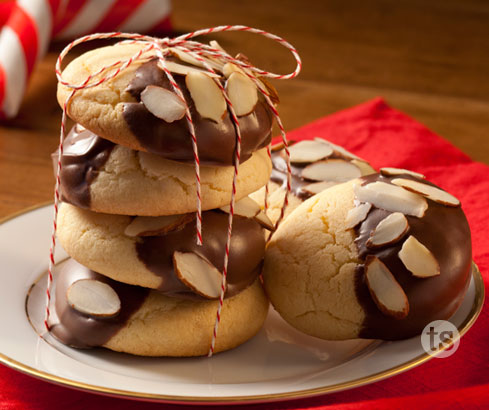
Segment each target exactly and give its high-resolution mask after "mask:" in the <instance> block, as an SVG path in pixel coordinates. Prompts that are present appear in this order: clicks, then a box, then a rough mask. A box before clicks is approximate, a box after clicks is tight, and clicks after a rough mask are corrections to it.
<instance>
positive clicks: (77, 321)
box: [51, 259, 149, 348]
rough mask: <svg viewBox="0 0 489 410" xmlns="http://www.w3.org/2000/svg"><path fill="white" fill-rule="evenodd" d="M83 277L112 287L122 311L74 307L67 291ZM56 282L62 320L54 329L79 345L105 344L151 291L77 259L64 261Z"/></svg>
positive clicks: (61, 337)
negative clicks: (102, 314)
mask: <svg viewBox="0 0 489 410" xmlns="http://www.w3.org/2000/svg"><path fill="white" fill-rule="evenodd" d="M82 279H95V280H98V281H100V282H103V283H106V284H108V285H109V286H110V287H112V289H114V291H115V292H116V293H117V295H118V296H119V299H120V301H121V310H120V312H119V313H118V314H117V315H116V316H114V317H110V318H95V317H92V316H88V315H85V314H83V313H80V312H78V311H77V310H75V309H73V308H72V307H71V306H70V305H69V303H68V300H67V297H66V294H67V291H68V288H69V287H70V286H71V285H72V284H73V283H75V282H76V281H78V280H82ZM55 286H56V299H55V309H56V314H57V317H58V320H59V322H58V323H52V324H51V326H52V328H51V332H52V334H53V335H54V336H55V337H56V338H57V339H58V340H60V341H61V342H62V343H64V344H67V345H70V346H73V347H78V348H88V347H93V346H102V345H103V344H105V343H106V342H107V341H108V340H110V338H111V337H112V336H114V335H115V334H116V333H117V332H118V331H119V330H120V329H121V328H122V327H124V325H125V324H126V323H127V321H128V319H129V318H130V316H131V315H132V314H133V313H134V312H135V311H136V310H138V309H139V307H140V306H141V305H142V304H143V302H144V300H145V299H146V297H147V296H148V294H149V289H145V288H141V287H138V286H131V285H126V284H124V283H121V282H116V281H114V280H112V279H109V278H107V277H105V276H102V275H100V274H98V273H96V272H94V271H92V270H90V269H88V268H86V267H85V266H83V265H81V264H79V263H78V262H76V261H75V260H74V259H69V260H68V261H66V262H64V263H63V265H62V267H61V268H60V271H59V273H58V274H57V275H56V278H55Z"/></svg>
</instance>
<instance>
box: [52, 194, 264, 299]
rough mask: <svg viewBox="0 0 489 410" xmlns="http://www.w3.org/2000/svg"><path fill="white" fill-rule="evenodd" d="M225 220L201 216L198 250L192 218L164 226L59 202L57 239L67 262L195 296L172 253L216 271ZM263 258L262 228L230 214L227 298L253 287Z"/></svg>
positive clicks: (156, 221) (156, 220) (214, 213)
mask: <svg viewBox="0 0 489 410" xmlns="http://www.w3.org/2000/svg"><path fill="white" fill-rule="evenodd" d="M180 217H181V219H178V218H180ZM228 217H229V215H228V214H227V213H225V212H223V211H218V210H214V211H207V212H204V213H203V214H202V234H203V246H199V245H197V243H196V237H195V229H196V228H195V215H194V214H190V215H185V216H179V217H176V222H175V221H173V222H171V223H172V226H169V225H164V224H165V221H167V218H144V217H143V218H140V217H137V218H133V217H129V216H122V215H110V214H101V213H96V212H91V211H88V210H84V209H81V208H78V207H75V206H73V205H70V204H66V203H63V204H61V206H60V209H59V214H58V238H59V242H60V243H61V245H62V246H63V248H64V249H65V250H66V252H68V254H69V255H70V256H71V257H72V258H74V259H76V260H77V261H78V262H80V263H81V264H83V265H85V266H87V267H88V268H90V269H92V270H94V271H96V272H99V273H101V274H103V275H105V276H108V277H110V278H112V279H114V280H116V281H119V282H124V283H128V284H131V285H138V286H144V287H148V288H153V289H158V290H160V291H161V292H164V293H166V294H170V295H182V294H189V293H191V294H195V292H193V291H192V289H189V287H188V286H187V285H186V284H185V283H184V282H182V279H181V278H179V277H178V276H177V275H176V272H175V265H174V259H173V258H174V253H175V252H177V251H178V252H190V253H195V254H198V255H200V256H202V257H204V258H205V259H206V260H207V261H209V262H210V263H211V264H212V265H213V266H214V267H216V268H217V270H218V271H219V272H221V271H222V268H223V261H224V249H225V245H226V233H227V228H228ZM169 218H170V217H169ZM162 220H163V223H162ZM138 221H139V222H138ZM141 221H142V222H143V225H141ZM138 225H139V226H140V227H141V226H143V227H142V228H138ZM134 227H136V228H135V229H134ZM143 235H144V236H143ZM264 253H265V239H264V234H263V229H262V227H261V225H260V224H259V223H258V222H256V221H255V220H254V219H252V218H245V217H242V216H238V215H235V216H234V221H233V236H232V240H231V247H230V255H229V265H228V276H227V281H228V288H227V292H226V296H227V297H229V296H232V295H234V294H237V293H239V292H240V291H242V290H243V289H245V288H246V287H247V286H249V285H250V284H251V283H253V281H254V280H255V279H256V278H257V277H258V275H259V273H260V269H261V266H262V260H263V256H264ZM218 296H219V293H218V295H217V297H218Z"/></svg>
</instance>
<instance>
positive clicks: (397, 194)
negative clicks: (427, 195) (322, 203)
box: [353, 181, 428, 218]
mask: <svg viewBox="0 0 489 410" xmlns="http://www.w3.org/2000/svg"><path fill="white" fill-rule="evenodd" d="M353 190H354V192H355V197H356V198H357V199H358V200H359V201H361V202H370V203H371V204H372V205H374V206H376V207H377V208H381V209H385V210H387V211H391V212H402V213H403V214H405V215H412V216H417V217H418V218H421V217H423V215H424V213H425V211H426V209H427V208H428V203H427V202H426V200H425V199H424V198H423V197H422V196H420V195H417V194H413V193H412V192H409V191H407V190H405V189H404V188H401V187H398V186H395V185H391V184H387V183H385V182H379V181H377V182H372V183H370V184H367V185H359V184H356V185H354V186H353Z"/></svg>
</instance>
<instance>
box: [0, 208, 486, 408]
mask: <svg viewBox="0 0 489 410" xmlns="http://www.w3.org/2000/svg"><path fill="white" fill-rule="evenodd" d="M47 205H49V203H42V204H39V205H34V206H31V207H29V208H26V209H24V210H21V211H19V212H16V213H14V214H12V215H9V216H7V217H5V218H2V219H0V225H2V224H4V223H5V222H7V221H10V220H12V219H14V218H16V217H18V216H21V215H24V214H26V213H29V212H32V211H34V210H37V209H39V208H42V207H45V206H47ZM472 277H473V279H474V287H475V295H474V303H473V305H472V308H471V310H470V312H469V314H468V315H467V317H466V318H465V320H464V321H463V322H462V323H461V324H460V326H459V327H458V331H459V334H460V337H462V336H463V335H464V334H465V333H467V331H468V330H469V329H470V328H471V327H472V325H473V324H474V323H475V321H476V320H477V317H478V316H479V314H480V312H481V310H482V306H483V304H484V281H483V279H482V275H481V273H480V271H479V268H478V267H477V265H476V264H475V263H474V262H472ZM454 342H455V340H454V341H452V343H450V344H449V345H446V346H443V348H442V349H441V350H440V351H443V350H445V349H448V348H450V347H451V346H452V344H453V343H454ZM431 358H432V356H431V355H429V354H428V353H424V354H422V355H420V356H418V357H415V358H414V359H411V360H410V361H408V362H406V363H403V364H401V365H398V366H394V367H392V368H390V369H387V370H383V371H381V372H378V373H375V374H372V375H370V376H366V377H361V378H358V379H355V380H351V381H348V382H343V383H337V384H333V385H331V386H325V387H317V388H313V389H304V390H297V391H293V392H285V393H272V394H261V395H248V396H224V397H205V396H203V397H200V396H188V397H187V396H175V395H169V394H154V393H138V392H133V391H128V390H120V389H111V388H106V387H101V386H96V385H92V384H88V383H80V382H77V381H74V380H70V379H66V378H64V377H59V376H55V375H53V374H51V373H47V372H43V371H40V370H37V369H34V368H32V367H30V366H26V365H25V364H23V363H20V362H18V361H16V360H14V359H11V358H10V357H7V356H5V355H4V354H2V353H0V363H3V364H4V365H6V366H8V367H10V368H12V369H14V370H17V371H20V372H21V373H24V374H27V375H29V376H33V377H36V378H38V379H41V380H44V381H48V382H51V383H54V384H58V385H62V386H66V387H71V388H75V389H78V390H82V391H87V392H91V393H99V394H104V395H108V396H116V397H130V398H133V399H142V400H149V401H161V402H168V403H186V404H192V403H193V404H199V403H202V404H209V403H221V404H225V403H235V404H239V403H253V402H256V403H257V402H263V401H278V400H286V399H299V398H302V399H303V398H308V397H312V396H318V395H321V394H325V393H332V392H337V391H341V390H346V389H350V388H353V387H359V386H363V385H365V384H368V383H373V382H376V381H379V380H382V379H385V378H388V377H391V376H395V375H397V374H400V373H402V372H405V371H406V370H409V369H412V368H413V367H416V366H418V365H420V364H422V363H424V362H426V361H427V360H429V359H431Z"/></svg>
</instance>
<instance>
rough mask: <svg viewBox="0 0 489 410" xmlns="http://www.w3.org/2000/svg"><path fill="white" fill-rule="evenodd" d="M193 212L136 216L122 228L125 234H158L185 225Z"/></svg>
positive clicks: (191, 218)
mask: <svg viewBox="0 0 489 410" xmlns="http://www.w3.org/2000/svg"><path fill="white" fill-rule="evenodd" d="M194 218H195V214H183V215H165V216H137V217H136V218H134V219H133V220H132V221H131V223H130V224H129V225H127V227H126V229H125V230H124V234H125V235H127V236H158V235H164V234H166V233H168V232H171V231H174V230H176V229H178V228H180V227H183V226H185V225H186V224H187V223H189V222H191V221H192V220H193V219H194Z"/></svg>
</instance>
